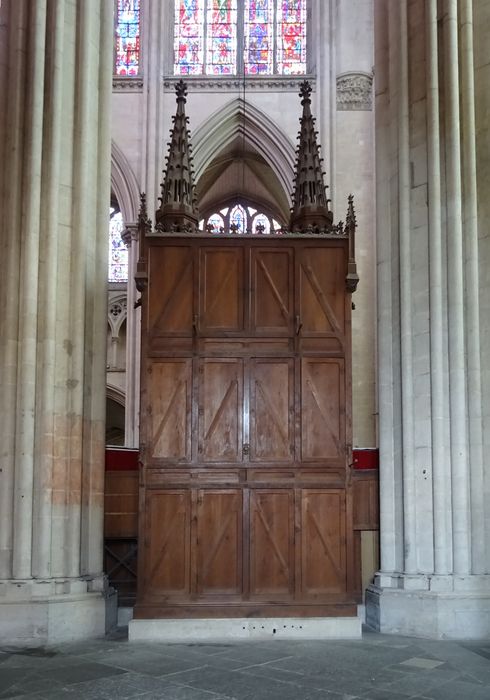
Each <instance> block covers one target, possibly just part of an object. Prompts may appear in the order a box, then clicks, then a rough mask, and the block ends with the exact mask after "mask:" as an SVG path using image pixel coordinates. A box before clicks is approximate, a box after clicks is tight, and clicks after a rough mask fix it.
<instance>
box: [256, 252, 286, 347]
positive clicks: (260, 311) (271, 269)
mask: <svg viewBox="0 0 490 700" xmlns="http://www.w3.org/2000/svg"><path fill="white" fill-rule="evenodd" d="M250 274H251V295H250V303H251V312H252V318H251V330H252V333H258V334H263V335H288V334H290V333H291V331H292V325H293V290H294V287H293V284H292V279H293V251H292V250H291V249H289V248H281V249H279V250H278V249H275V250H274V249H271V248H258V249H252V251H251V270H250Z"/></svg>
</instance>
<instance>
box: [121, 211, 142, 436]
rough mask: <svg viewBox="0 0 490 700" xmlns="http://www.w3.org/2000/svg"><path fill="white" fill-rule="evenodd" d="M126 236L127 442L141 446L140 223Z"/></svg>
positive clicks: (130, 227)
mask: <svg viewBox="0 0 490 700" xmlns="http://www.w3.org/2000/svg"><path fill="white" fill-rule="evenodd" d="M123 240H124V242H125V244H126V245H127V247H128V310H127V318H126V406H125V427H124V446H125V447H133V448H138V447H139V420H140V349H141V330H140V328H141V311H140V308H139V307H135V304H136V302H137V300H138V297H139V293H138V290H137V289H136V285H135V283H134V276H135V274H136V265H137V262H138V256H139V251H138V227H137V225H136V224H130V225H128V226H126V229H125V231H124V233H123Z"/></svg>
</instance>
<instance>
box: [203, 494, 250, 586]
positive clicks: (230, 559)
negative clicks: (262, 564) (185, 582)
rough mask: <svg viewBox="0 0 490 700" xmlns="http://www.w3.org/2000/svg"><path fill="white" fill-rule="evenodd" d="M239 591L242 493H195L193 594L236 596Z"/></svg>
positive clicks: (240, 577) (240, 584) (240, 579)
mask: <svg viewBox="0 0 490 700" xmlns="http://www.w3.org/2000/svg"><path fill="white" fill-rule="evenodd" d="M241 590H242V492H241V491H240V490H238V489H236V490H220V491H207V490H201V491H199V492H198V513H197V591H198V594H199V595H202V596H208V595H238V594H240V593H241Z"/></svg>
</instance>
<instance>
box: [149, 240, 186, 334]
mask: <svg viewBox="0 0 490 700" xmlns="http://www.w3.org/2000/svg"><path fill="white" fill-rule="evenodd" d="M148 268H149V281H148V290H149V292H148V293H149V300H148V325H149V329H150V334H152V335H165V334H179V335H192V314H193V312H192V296H193V293H192V284H193V256H192V249H191V247H190V246H166V247H165V248H163V247H159V246H151V247H150V248H149V265H148Z"/></svg>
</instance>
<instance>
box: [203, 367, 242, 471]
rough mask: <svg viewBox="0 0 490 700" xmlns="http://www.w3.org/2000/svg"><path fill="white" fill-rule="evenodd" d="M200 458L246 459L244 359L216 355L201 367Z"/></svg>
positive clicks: (224, 460)
mask: <svg viewBox="0 0 490 700" xmlns="http://www.w3.org/2000/svg"><path fill="white" fill-rule="evenodd" d="M198 413H199V447H198V452H199V460H200V461H201V460H202V461H203V462H232V463H233V462H241V461H242V458H243V452H242V444H243V435H242V425H243V360H241V359H239V358H216V359H214V358H213V359H205V360H202V361H201V363H200V366H199V410H198Z"/></svg>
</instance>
